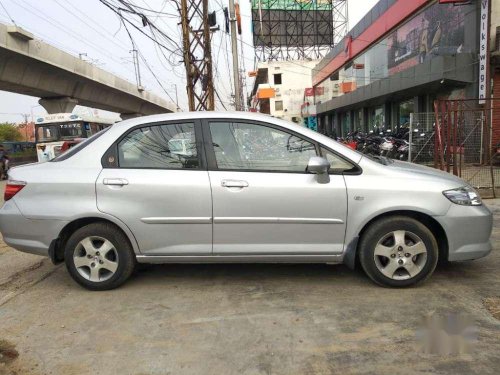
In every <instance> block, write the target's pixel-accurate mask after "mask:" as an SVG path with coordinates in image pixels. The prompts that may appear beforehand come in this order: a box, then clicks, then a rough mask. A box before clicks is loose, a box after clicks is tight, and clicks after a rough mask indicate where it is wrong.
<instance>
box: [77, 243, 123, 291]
mask: <svg viewBox="0 0 500 375" xmlns="http://www.w3.org/2000/svg"><path fill="white" fill-rule="evenodd" d="M73 262H74V265H75V268H76V270H77V271H78V273H79V274H80V275H81V276H82V277H83V278H85V279H86V280H89V281H92V282H102V281H106V280H109V279H110V278H111V277H112V276H113V275H114V274H115V272H116V270H117V269H118V252H117V251H116V249H115V247H114V246H113V244H112V243H111V242H110V241H109V240H107V239H105V238H103V237H98V236H90V237H86V238H84V239H83V240H81V241H80V242H79V243H78V245H77V246H76V248H75V250H74V253H73Z"/></svg>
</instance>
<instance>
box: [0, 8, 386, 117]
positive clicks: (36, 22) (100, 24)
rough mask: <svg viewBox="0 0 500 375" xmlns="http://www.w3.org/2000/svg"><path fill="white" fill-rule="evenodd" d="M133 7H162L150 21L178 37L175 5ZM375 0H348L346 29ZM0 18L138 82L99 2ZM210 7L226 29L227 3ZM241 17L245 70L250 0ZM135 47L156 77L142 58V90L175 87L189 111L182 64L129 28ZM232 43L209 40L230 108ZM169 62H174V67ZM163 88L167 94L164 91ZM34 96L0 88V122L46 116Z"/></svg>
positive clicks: (250, 62) (2, 13) (117, 28)
mask: <svg viewBox="0 0 500 375" xmlns="http://www.w3.org/2000/svg"><path fill="white" fill-rule="evenodd" d="M129 2H130V3H133V4H135V5H137V6H141V7H144V8H150V9H153V10H155V11H159V12H160V11H161V12H162V13H164V14H158V13H157V14H153V13H152V12H149V13H148V14H150V15H151V19H152V21H153V22H154V23H155V24H156V25H157V27H158V28H160V29H161V30H162V31H164V32H165V33H166V34H168V35H169V36H170V37H172V38H173V39H174V40H176V41H179V45H181V44H180V41H181V30H180V26H179V25H178V22H179V18H178V16H177V9H176V8H175V6H174V5H173V4H172V2H171V1H168V0H129ZM376 2H377V0H349V3H348V4H349V11H348V13H349V27H352V26H354V25H355V24H356V23H357V22H358V21H359V20H360V19H361V18H362V17H363V16H364V15H365V14H366V12H367V11H368V10H369V9H371V8H372V7H373V6H374V5H375V4H376ZM0 5H2V6H0V22H1V23H5V24H11V23H12V20H14V21H15V23H16V24H17V25H18V26H21V27H22V28H24V29H26V30H28V31H30V32H32V33H33V34H34V35H35V38H36V39H41V40H43V41H44V42H46V43H49V44H51V45H53V46H55V47H58V48H60V49H62V50H64V51H66V52H68V53H70V54H72V55H74V56H76V57H79V56H81V58H83V59H85V60H87V61H90V62H92V63H93V64H95V65H97V66H99V67H100V68H102V69H104V70H107V71H109V72H112V73H114V74H116V75H118V76H120V77H122V78H125V79H127V80H129V81H130V82H133V83H136V78H135V72H134V65H133V62H132V55H131V53H130V50H131V49H132V44H131V41H130V38H129V37H128V35H127V32H126V30H125V29H124V27H123V26H121V23H120V21H119V19H118V17H117V16H116V15H115V14H114V13H113V12H112V11H111V10H109V9H108V8H106V7H105V6H104V5H103V4H102V3H101V2H100V1H99V0H85V1H82V0H0ZM209 6H210V9H211V10H212V11H213V10H215V11H216V12H217V22H218V24H219V25H220V26H221V29H222V30H223V29H224V16H223V13H222V12H223V11H222V9H223V7H226V6H228V0H209ZM240 6H241V15H242V39H243V43H241V42H240V44H239V46H243V51H242V53H241V55H240V59H241V57H243V58H242V59H241V64H242V65H243V67H244V69H245V71H250V70H252V69H253V67H254V52H253V49H252V47H251V45H252V35H251V13H250V1H249V0H240ZM131 34H132V37H133V38H134V40H135V42H136V44H137V46H138V49H139V50H140V52H141V54H142V55H143V56H144V58H145V59H146V61H147V63H148V65H149V67H150V68H151V70H152V71H153V72H154V73H155V75H156V77H157V79H158V80H159V82H158V81H157V79H156V78H155V77H154V76H153V74H152V73H151V72H150V71H149V70H148V69H147V67H146V66H145V64H144V63H143V62H142V61H141V62H140V64H139V66H140V72H141V77H142V86H144V87H145V88H146V90H149V91H152V92H154V93H155V94H157V95H159V96H162V97H165V98H166V99H168V100H172V101H175V99H176V89H177V95H178V98H179V106H180V107H181V108H182V109H183V110H187V96H186V93H185V80H184V65H183V64H181V63H180V61H179V60H180V58H178V57H177V56H176V55H175V54H168V53H167V55H168V56H166V57H167V58H168V59H169V60H170V61H167V60H166V58H165V56H164V54H162V51H160V50H159V47H157V46H155V43H154V42H152V41H150V40H148V39H147V38H146V37H144V36H142V35H140V33H139V32H138V31H135V30H133V29H132V30H131ZM230 43H231V41H230V37H229V35H228V34H226V33H225V32H224V31H218V32H216V33H215V35H214V36H213V39H212V55H213V59H214V67H216V68H215V72H214V73H215V74H214V81H215V85H216V90H217V91H218V92H219V96H220V101H222V102H223V103H224V105H225V106H226V107H228V108H229V104H230V102H231V98H230V95H231V91H232V90H231V79H228V77H232V73H231V72H232V70H231V69H232V60H231V44H230ZM172 63H173V64H174V65H176V66H172ZM246 83H247V91H250V90H251V85H252V82H251V81H250V79H249V78H248V77H247V78H246ZM165 91H166V92H165ZM38 99H39V98H35V97H30V96H24V95H19V94H14V93H9V92H5V91H0V122H6V121H8V122H16V123H18V122H21V121H23V114H28V115H29V118H32V117H33V118H36V117H37V116H39V115H43V114H45V113H46V112H45V110H44V109H43V108H42V107H41V106H40V105H38ZM216 106H217V109H221V110H222V109H223V108H222V104H221V103H220V102H219V103H217V104H216ZM92 111H93V110H92V109H89V108H87V107H80V106H77V107H76V108H75V110H74V112H76V113H91V112H92ZM99 114H100V115H101V116H110V115H111V114H110V113H108V112H105V111H99Z"/></svg>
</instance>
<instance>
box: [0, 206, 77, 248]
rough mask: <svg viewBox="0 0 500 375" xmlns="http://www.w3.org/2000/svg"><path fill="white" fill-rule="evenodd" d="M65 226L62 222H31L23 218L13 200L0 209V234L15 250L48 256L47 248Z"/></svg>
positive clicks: (49, 220)
mask: <svg viewBox="0 0 500 375" xmlns="http://www.w3.org/2000/svg"><path fill="white" fill-rule="evenodd" d="M66 224H67V222H66V221H62V220H51V219H43V220H32V219H27V218H26V217H24V216H23V215H22V214H21V212H20V211H19V209H18V208H17V206H16V204H15V202H14V201H13V200H10V201H7V202H5V204H4V205H3V207H2V208H1V209H0V232H1V233H2V235H3V240H4V242H5V243H6V244H7V245H9V246H11V247H13V248H14V249H16V250H19V251H23V252H26V253H32V254H37V255H43V256H48V255H49V247H50V244H51V242H52V240H54V239H55V238H57V237H58V236H59V233H60V232H61V230H62V229H63V228H64V226H65V225H66Z"/></svg>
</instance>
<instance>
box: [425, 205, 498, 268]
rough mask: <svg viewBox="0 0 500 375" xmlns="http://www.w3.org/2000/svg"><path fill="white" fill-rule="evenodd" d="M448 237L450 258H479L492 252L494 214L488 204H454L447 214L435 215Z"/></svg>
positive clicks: (454, 259) (458, 259) (451, 259)
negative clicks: (491, 237)
mask: <svg viewBox="0 0 500 375" xmlns="http://www.w3.org/2000/svg"><path fill="white" fill-rule="evenodd" d="M434 218H435V219H436V220H437V221H438V222H439V223H440V224H441V225H442V227H443V228H444V230H445V232H446V235H447V237H448V260H449V261H460V260H471V259H478V258H482V257H484V256H486V255H488V254H489V253H490V252H491V249H492V247H491V243H490V236H491V230H492V228H493V215H492V213H491V211H490V210H489V209H488V208H487V207H486V206H484V205H483V206H472V207H471V206H460V205H457V204H452V205H451V206H450V209H449V211H448V212H447V214H446V215H445V216H437V217H434Z"/></svg>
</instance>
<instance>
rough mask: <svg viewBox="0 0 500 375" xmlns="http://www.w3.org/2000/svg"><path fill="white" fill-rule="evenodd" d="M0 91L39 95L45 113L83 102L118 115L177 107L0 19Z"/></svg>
mask: <svg viewBox="0 0 500 375" xmlns="http://www.w3.org/2000/svg"><path fill="white" fill-rule="evenodd" d="M0 90H3V91H10V92H15V93H19V94H24V95H30V96H35V97H39V98H40V101H39V102H40V104H41V105H42V106H43V107H44V108H45V109H46V110H47V112H48V113H59V112H71V111H72V110H73V108H74V107H75V105H77V104H79V105H84V106H88V107H93V108H99V109H103V110H107V111H113V112H118V113H120V114H122V118H127V117H134V116H140V115H151V114H157V113H167V112H175V111H176V108H177V107H176V105H175V104H174V103H172V102H170V101H167V100H165V99H163V98H161V97H159V96H156V95H154V94H152V93H150V92H147V91H142V90H139V89H138V87H137V86H136V85H135V84H133V83H130V82H128V81H126V80H124V79H122V78H119V77H117V76H115V75H114V74H111V73H109V72H106V71H104V70H102V69H100V68H98V67H96V66H94V65H92V64H89V63H88V62H86V61H83V60H81V59H79V58H77V57H74V56H72V55H70V54H68V53H66V52H64V51H62V50H60V49H57V48H55V47H53V46H51V45H49V44H47V43H44V42H42V41H40V40H37V39H34V37H33V35H32V34H31V33H29V32H27V31H25V30H23V29H21V28H19V27H16V26H11V25H5V24H1V23H0Z"/></svg>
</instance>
